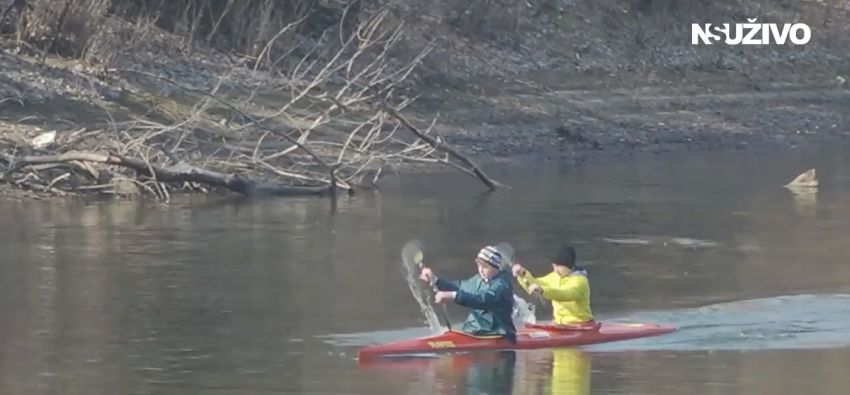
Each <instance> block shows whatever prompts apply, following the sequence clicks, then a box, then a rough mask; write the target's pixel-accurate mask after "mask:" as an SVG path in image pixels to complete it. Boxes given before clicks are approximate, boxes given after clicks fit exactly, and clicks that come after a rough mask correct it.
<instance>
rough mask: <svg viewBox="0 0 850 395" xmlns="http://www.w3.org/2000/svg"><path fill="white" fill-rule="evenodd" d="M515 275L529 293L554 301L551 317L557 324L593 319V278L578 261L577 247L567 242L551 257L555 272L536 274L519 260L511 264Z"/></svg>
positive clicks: (586, 321) (570, 323) (577, 322)
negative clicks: (591, 285)
mask: <svg viewBox="0 0 850 395" xmlns="http://www.w3.org/2000/svg"><path fill="white" fill-rule="evenodd" d="M511 269H512V272H513V275H514V277H516V279H517V282H518V283H519V285H520V286H522V288H523V289H525V290H526V291H527V292H528V293H529V294H537V295H540V296H542V297H543V298H544V299H547V300H551V301H552V312H553V313H552V319H553V321H554V323H555V324H557V325H576V324H583V323H592V322H593V313H592V312H591V310H590V282H589V281H588V279H587V271H586V270H584V268H582V267H581V266H578V265H576V252H575V249H574V248H573V247H572V246H570V245H568V244H564V245H562V246H561V247H560V248H558V251H557V252H556V253H555V256H554V258H553V259H552V272H551V273H549V274H547V275H545V276H543V277H534V276H533V275H532V274H531V272H529V271H528V270H527V269H526V268H524V267H523V266H522V265H520V264H518V263H517V264H514V265H513V267H512V268H511Z"/></svg>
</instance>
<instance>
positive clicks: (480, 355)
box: [360, 348, 591, 395]
mask: <svg viewBox="0 0 850 395" xmlns="http://www.w3.org/2000/svg"><path fill="white" fill-rule="evenodd" d="M360 368H361V369H363V370H364V371H367V372H370V373H375V374H377V375H378V376H380V377H382V378H385V379H388V380H394V381H399V382H405V383H410V385H409V387H408V388H407V390H408V393H434V394H463V395H472V394H559V395H560V394H563V395H587V394H589V393H590V378H591V357H590V354H588V353H586V352H584V351H582V350H580V349H573V348H563V349H554V350H523V351H500V352H486V351H485V352H472V353H464V354H446V355H440V356H432V357H424V356H417V357H388V358H383V359H372V360H368V361H363V362H361V363H360Z"/></svg>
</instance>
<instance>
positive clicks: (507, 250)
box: [496, 241, 546, 307]
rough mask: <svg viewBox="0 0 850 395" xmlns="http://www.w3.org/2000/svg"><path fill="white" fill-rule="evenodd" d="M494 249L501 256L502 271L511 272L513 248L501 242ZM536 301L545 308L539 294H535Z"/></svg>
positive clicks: (514, 255) (513, 256)
mask: <svg viewBox="0 0 850 395" xmlns="http://www.w3.org/2000/svg"><path fill="white" fill-rule="evenodd" d="M496 249H497V250H499V253H501V254H502V270H506V271H507V272H508V273H510V272H511V267H512V266H513V262H514V258H515V257H516V254H515V252H514V247H513V246H511V245H510V244H509V243H508V242H505V241H503V242H501V243H499V244H496ZM534 296H536V299H537V301H538V302H540V306H541V307H546V302H544V301H543V297H542V296H540V294H538V293H535V294H534Z"/></svg>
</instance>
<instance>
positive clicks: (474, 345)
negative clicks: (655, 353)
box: [358, 322, 676, 360]
mask: <svg viewBox="0 0 850 395" xmlns="http://www.w3.org/2000/svg"><path fill="white" fill-rule="evenodd" d="M675 330H676V328H674V327H672V326H663V325H655V324H637V323H635V324H632V323H596V322H594V323H590V324H582V325H575V326H562V325H554V324H527V325H526V326H525V327H524V328H521V329H520V330H519V331H518V333H517V342H516V344H513V343H511V342H509V341H507V340H505V339H503V338H501V337H499V336H473V335H470V334H467V333H463V332H458V331H454V330H451V331H447V332H444V333H442V334H439V335H434V336H426V337H420V338H417V339H411V340H402V341H398V342H393V343H386V344H378V345H373V346H368V347H364V348H362V349H360V351H359V353H358V358H359V359H361V360H363V359H368V358H373V357H378V356H382V355H399V354H416V353H431V352H445V351H472V350H529V349H535V348H558V347H574V346H582V345H587V344H594V343H606V342H613V341H619V340H628V339H637V338H641V337H650V336H658V335H663V334H666V333H670V332H673V331H675Z"/></svg>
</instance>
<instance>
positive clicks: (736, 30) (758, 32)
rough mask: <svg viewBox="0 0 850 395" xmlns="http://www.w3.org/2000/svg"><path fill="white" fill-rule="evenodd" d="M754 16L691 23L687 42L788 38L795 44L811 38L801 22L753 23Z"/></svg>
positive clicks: (741, 42)
mask: <svg viewBox="0 0 850 395" xmlns="http://www.w3.org/2000/svg"><path fill="white" fill-rule="evenodd" d="M756 20H758V18H748V19H747V22H749V23H736V24H735V25H733V26H730V25H729V24H728V23H724V24H721V25H712V24H711V23H702V24H700V23H693V24H691V44H693V45H697V44H708V45H711V44H714V43H715V42H724V43H726V44H728V45H770V44H778V45H783V44H785V42H786V41H790V42H791V43H792V44H795V45H805V44H807V43H808V42H809V40H811V38H812V30H811V29H809V26H808V25H806V24H805V23H795V24H790V23H786V24H784V25H782V26H779V25H777V24H775V23H756Z"/></svg>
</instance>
